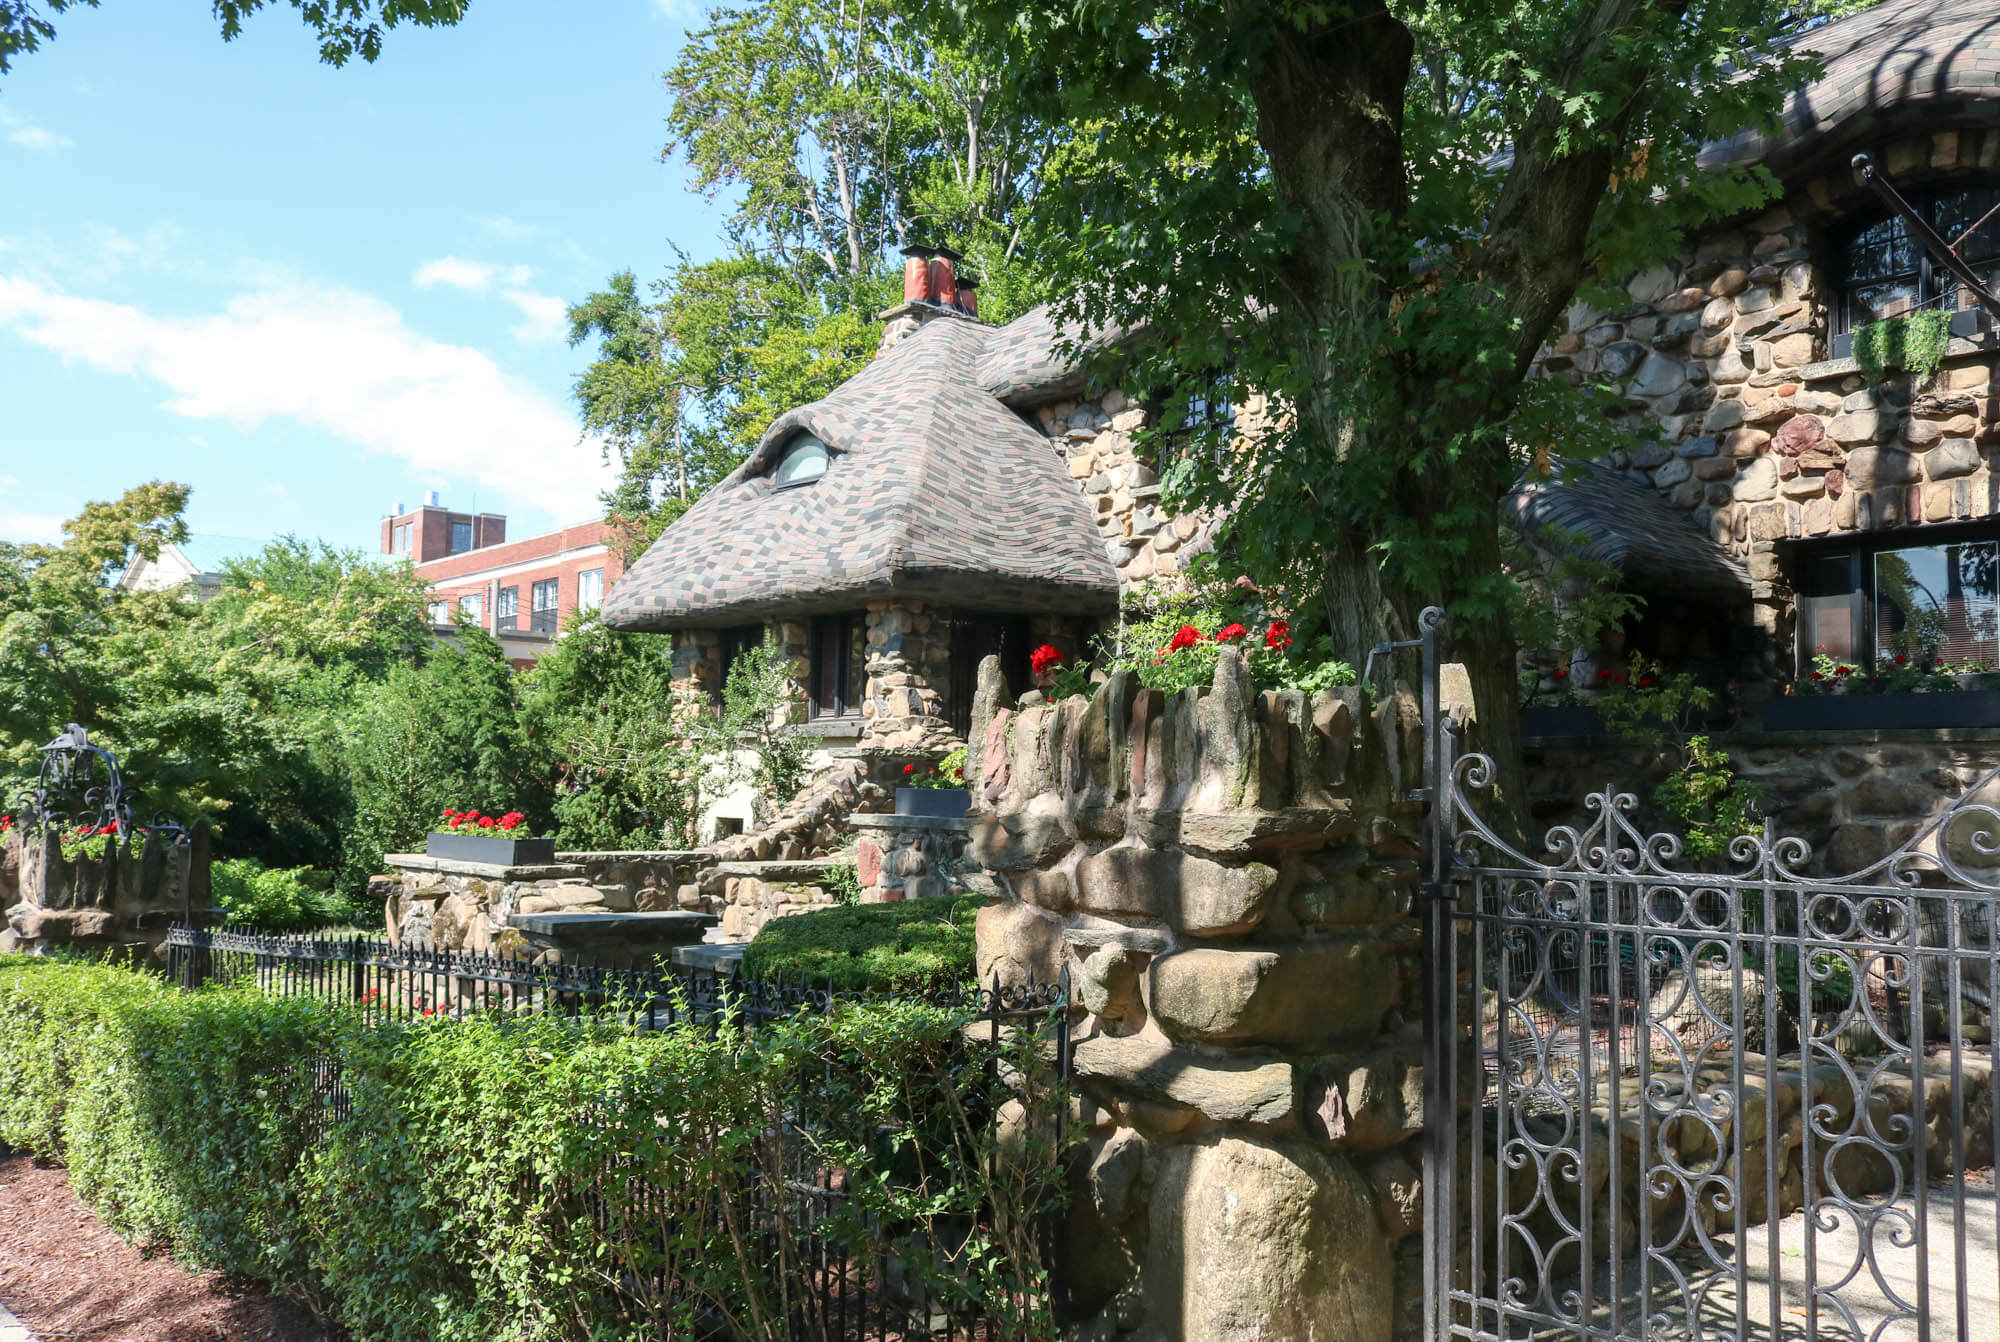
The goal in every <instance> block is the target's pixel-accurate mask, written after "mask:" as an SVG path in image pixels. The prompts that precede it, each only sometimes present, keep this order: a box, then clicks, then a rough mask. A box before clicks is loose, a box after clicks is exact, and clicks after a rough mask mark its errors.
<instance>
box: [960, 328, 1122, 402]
mask: <svg viewBox="0 0 2000 1342" xmlns="http://www.w3.org/2000/svg"><path fill="white" fill-rule="evenodd" d="M1081 334H1082V332H1081V329H1080V328H1077V327H1065V326H1063V325H1062V324H1061V323H1059V322H1058V321H1056V319H1055V317H1054V315H1053V314H1051V313H1050V311H1049V308H1048V305H1047V304H1046V303H1045V304H1043V305H1042V306H1041V307H1038V308H1035V309H1033V310H1031V311H1028V312H1024V313H1022V314H1021V315H1020V316H1019V317H1016V318H1015V319H1014V320H1013V321H1011V322H1009V323H1007V325H1005V326H1003V327H1001V328H1000V329H999V330H997V331H994V332H993V333H992V334H991V335H989V336H988V337H987V340H986V348H985V349H984V350H983V351H982V352H981V353H980V356H979V370H978V378H979V385H980V386H981V387H982V388H983V389H984V390H985V391H987V392H988V393H989V394H991V395H993V396H995V397H998V398H999V399H1000V400H1001V401H1004V402H1005V403H1006V404H1008V405H1011V406H1016V407H1020V406H1028V405H1038V404H1040V403H1041V402H1043V401H1052V400H1057V399H1059V398H1061V397H1064V396H1074V395H1076V394H1077V393H1079V392H1081V391H1083V390H1084V389H1085V383H1086V381H1087V379H1086V377H1085V374H1084V369H1083V363H1082V360H1081V358H1080V357H1078V356H1079V355H1080V354H1081V353H1082V352H1084V351H1086V350H1090V349H1096V348H1099V347H1102V346H1104V345H1107V344H1109V343H1111V342H1112V341H1114V340H1116V339H1117V335H1116V333H1115V332H1103V333H1099V334H1096V335H1094V336H1093V337H1092V338H1091V339H1090V340H1089V341H1087V342H1086V341H1083V340H1081V339H1080V338H1079V337H1080V336H1081ZM1071 350H1074V351H1076V353H1068V352H1066V351H1071Z"/></svg>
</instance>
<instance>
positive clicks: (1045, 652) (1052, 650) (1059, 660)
mask: <svg viewBox="0 0 2000 1342" xmlns="http://www.w3.org/2000/svg"><path fill="white" fill-rule="evenodd" d="M1068 660H1069V656H1068V654H1066V653H1065V652H1063V650H1062V649H1061V648H1058V647H1056V646H1055V645H1054V644H1053V643H1044V644H1042V646H1041V647H1039V648H1036V649H1035V650H1034V651H1033V652H1031V653H1029V654H1028V669H1029V670H1031V671H1033V672H1034V673H1035V674H1036V675H1038V676H1045V675H1047V674H1048V673H1049V670H1050V669H1051V668H1053V667H1058V666H1061V665H1062V664H1063V663H1064V662H1066V661H1068Z"/></svg>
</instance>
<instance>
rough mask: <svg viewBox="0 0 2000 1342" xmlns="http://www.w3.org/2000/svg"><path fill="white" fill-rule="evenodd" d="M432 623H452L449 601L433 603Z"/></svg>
mask: <svg viewBox="0 0 2000 1342" xmlns="http://www.w3.org/2000/svg"><path fill="white" fill-rule="evenodd" d="M431 623H432V624H450V623H451V602H449V601H433V602H431Z"/></svg>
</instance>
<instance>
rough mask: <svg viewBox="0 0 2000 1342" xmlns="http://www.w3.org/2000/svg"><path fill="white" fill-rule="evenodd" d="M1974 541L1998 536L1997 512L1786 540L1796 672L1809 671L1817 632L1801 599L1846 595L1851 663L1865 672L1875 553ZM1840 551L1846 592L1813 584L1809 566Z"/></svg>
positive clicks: (1871, 661)
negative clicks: (1823, 589) (1851, 639)
mask: <svg viewBox="0 0 2000 1342" xmlns="http://www.w3.org/2000/svg"><path fill="white" fill-rule="evenodd" d="M1972 541H1995V542H2000V518H1977V519H1974V520H1972V521H1967V522H1940V523H1937V524H1936V525H1933V526H1921V527H1906V528H1902V529H1899V530H1895V531H1875V532H1868V533H1865V534H1861V533H1852V534H1848V535H1843V536H1827V537H1820V538H1815V539H1813V540H1810V541H1791V542H1786V543H1785V547H1784V548H1785V566H1786V571H1787V573H1788V576H1789V577H1790V579H1791V581H1792V586H1793V597H1794V601H1795V603H1796V605H1797V606H1799V607H1800V609H1798V610H1797V612H1796V613H1797V616H1798V618H1797V619H1796V620H1795V621H1794V623H1795V625H1796V629H1795V631H1794V636H1793V643H1794V658H1795V661H1796V666H1797V674H1798V675H1800V676H1806V675H1809V674H1810V673H1811V671H1812V663H1813V655H1814V653H1815V652H1816V651H1817V643H1816V640H1817V637H1818V634H1817V631H1816V630H1815V629H1814V628H1813V627H1812V625H1811V623H1810V622H1809V621H1808V620H1807V619H1806V618H1805V612H1804V610H1803V605H1804V602H1805V601H1807V600H1808V599H1810V598H1813V597H1817V596H1833V597H1838V596H1841V595H1843V594H1844V595H1846V596H1847V598H1848V605H1847V614H1848V622H1849V627H1850V628H1851V629H1852V630H1853V631H1854V656H1853V659H1852V661H1851V663H1850V664H1851V665H1853V666H1855V667H1857V668H1859V669H1860V670H1862V671H1863V672H1864V673H1865V672H1867V671H1870V670H1873V669H1875V667H1876V657H1877V656H1878V654H1879V651H1880V647H1879V642H1878V637H1877V633H1878V631H1877V630H1876V627H1875V611H1876V604H1877V603H1876V592H1875V564H1874V559H1875V557H1876V556H1877V555H1879V554H1881V553H1883V552H1884V551H1889V550H1923V549H1933V548H1936V547H1939V546H1947V545H1960V544H1965V543H1967V542H1972ZM1841 557H1845V558H1846V559H1847V561H1848V569H1847V575H1846V577H1845V578H1844V579H1843V580H1842V587H1844V588H1845V592H1844V593H1843V592H1842V591H1841V590H1834V591H1829V592H1820V591H1815V590H1811V589H1812V588H1814V587H1816V586H1817V584H1816V583H1815V582H1813V581H1811V578H1812V574H1813V570H1814V569H1815V568H1817V567H1818V566H1819V565H1821V564H1823V563H1826V562H1827V561H1831V560H1835V559H1838V558H1841Z"/></svg>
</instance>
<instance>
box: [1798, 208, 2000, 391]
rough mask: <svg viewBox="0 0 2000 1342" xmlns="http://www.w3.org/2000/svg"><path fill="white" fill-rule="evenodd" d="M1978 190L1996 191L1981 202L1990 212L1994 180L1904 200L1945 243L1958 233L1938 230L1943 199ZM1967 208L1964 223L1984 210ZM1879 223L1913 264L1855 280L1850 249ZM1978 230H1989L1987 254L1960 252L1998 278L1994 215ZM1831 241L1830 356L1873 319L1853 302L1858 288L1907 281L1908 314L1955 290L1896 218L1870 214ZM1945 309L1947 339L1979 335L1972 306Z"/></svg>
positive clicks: (1999, 245)
mask: <svg viewBox="0 0 2000 1342" xmlns="http://www.w3.org/2000/svg"><path fill="white" fill-rule="evenodd" d="M1979 191H1991V192H1994V193H1996V194H1995V199H1994V200H1992V201H1987V202H1984V204H1985V206H1986V207H1987V208H1990V207H1991V206H1992V205H1993V204H1995V203H2000V180H1994V181H1970V180H1966V179H1962V178H1961V179H1958V180H1954V181H1949V182H1940V183H1937V184H1936V185H1933V186H1930V187H1926V188H1925V189H1923V190H1921V191H1915V192H1906V193H1905V199H1907V200H1909V202H1910V204H1911V206H1912V207H1913V208H1914V209H1915V210H1916V212H1917V213H1918V214H1919V215H1921V216H1923V218H1924V219H1925V220H1926V221H1928V222H1929V223H1930V224H1931V226H1932V227H1933V228H1934V229H1937V231H1938V233H1939V234H1940V235H1941V236H1943V238H1944V240H1945V241H1946V242H1947V243H1949V242H1952V241H1953V240H1954V239H1955V238H1956V236H1957V234H1958V233H1959V232H1961V231H1962V229H1961V228H1960V227H1959V226H1956V225H1953V226H1948V227H1945V228H1938V226H1937V219H1938V211H1939V207H1940V206H1941V205H1942V204H1943V203H1944V202H1946V201H1948V200H1952V199H1955V198H1957V197H1961V196H1965V195H1968V194H1972V193H1974V192H1979ZM1973 209H1974V213H1973V214H1972V215H1971V217H1970V218H1968V220H1967V222H1968V223H1970V222H1972V220H1974V219H1977V217H1978V216H1979V215H1983V214H1984V213H1985V212H1986V210H1985V208H1980V207H1979V206H1974V207H1973ZM1885 224H1890V225H1894V226H1895V229H1894V231H1895V232H1896V233H1899V234H1901V236H1902V237H1903V239H1904V242H1905V245H1906V246H1907V248H1908V249H1909V253H1910V257H1911V260H1912V263H1913V264H1912V265H1911V266H1910V267H1909V268H1905V269H1897V270H1889V271H1884V272H1882V273H1881V274H1875V275H1869V276H1867V277H1866V278H1863V279H1856V278H1855V277H1854V274H1853V269H1854V260H1853V253H1854V251H1855V249H1856V247H1857V246H1858V245H1859V244H1860V243H1861V240H1862V239H1863V238H1864V237H1866V236H1867V235H1868V234H1869V233H1870V232H1872V231H1874V230H1875V229H1877V228H1880V227H1882V226H1883V225H1885ZM1982 231H1987V232H1989V233H1990V235H1991V236H1992V238H1993V241H1992V242H1991V243H1990V244H1989V246H1990V248H1991V250H1988V251H1976V250H1970V251H1968V252H1967V253H1966V254H1965V261H1966V264H1967V265H1969V266H1971V267H1972V268H1973V269H1974V270H1982V269H1985V270H1987V271H1988V273H1989V274H2000V216H1996V217H1995V218H1994V219H1993V220H1991V221H1989V222H1988V223H1986V224H1985V225H1984V226H1983V230H1982ZM1977 241H1978V240H1977V239H1976V238H1975V239H1972V240H1971V243H1970V244H1969V246H1971V245H1976V243H1977ZM1832 242H1833V245H1832V246H1831V248H1830V249H1829V258H1828V259H1829V261H1830V264H1829V266H1828V271H1829V274H1828V277H1827V278H1828V281H1829V285H1828V287H1829V288H1830V289H1831V291H1832V299H1833V301H1832V303H1831V304H1830V305H1829V306H1830V308H1831V313H1830V315H1831V317H1832V321H1833V329H1832V333H1831V334H1832V335H1833V337H1834V338H1835V339H1836V340H1838V341H1839V342H1840V347H1839V348H1836V349H1835V350H1834V351H1833V353H1834V355H1835V357H1841V356H1842V355H1844V354H1845V353H1847V352H1848V351H1850V350H1851V349H1852V337H1853V334H1854V332H1855V331H1856V330H1857V329H1859V328H1860V327H1862V326H1866V325H1868V324H1869V322H1870V321H1871V320H1873V319H1872V318H1870V317H1868V316H1867V315H1866V313H1865V311H1864V310H1863V309H1862V308H1861V307H1860V306H1859V304H1857V303H1856V302H1855V297H1856V293H1857V291H1858V290H1860V289H1862V288H1865V287H1867V286H1868V285H1871V284H1887V283H1891V282H1895V281H1900V280H1909V281H1913V282H1914V284H1915V288H1916V294H1915V297H1914V298H1913V299H1912V300H1911V307H1910V310H1911V311H1912V312H1915V311H1919V310H1921V309H1923V308H1925V307H1928V306H1931V305H1932V304H1934V303H1936V302H1937V301H1938V300H1939V299H1940V298H1942V297H1943V296H1944V295H1945V294H1946V293H1947V292H1949V291H1950V290H1952V289H1954V288H1957V287H1958V284H1957V281H1956V280H1955V279H1953V277H1952V275H1951V272H1950V271H1948V270H1946V269H1945V268H1944V267H1943V266H1941V265H1939V264H1938V263H1937V262H1936V261H1935V260H1933V259H1932V257H1931V254H1930V253H1929V252H1927V251H1925V250H1924V249H1923V248H1922V247H1921V246H1919V245H1918V244H1917V242H1916V240H1915V239H1914V238H1911V237H1909V230H1908V227H1907V225H1905V224H1903V222H1902V220H1901V219H1900V218H1899V217H1898V216H1897V215H1894V214H1892V213H1890V212H1888V211H1886V210H1880V211H1876V212H1874V213H1872V214H1870V215H1868V216H1866V217H1865V218H1861V219H1857V220H1854V221H1852V222H1850V223H1848V224H1847V225H1846V226H1844V227H1843V228H1841V229H1840V231H1839V232H1838V233H1837V234H1835V235H1834V238H1833V239H1832ZM1947 310H1948V311H1950V312H1951V314H1952V334H1953V335H1960V336H1970V335H1977V334H1978V333H1979V331H1980V329H1981V326H1982V321H1981V319H1982V316H1983V314H1982V313H1981V311H1980V310H1979V309H1978V308H1977V307H1970V308H1956V307H1954V308H1950V309H1947Z"/></svg>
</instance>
